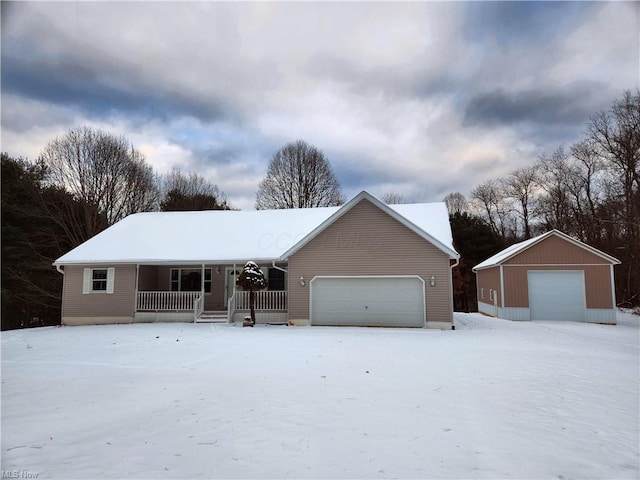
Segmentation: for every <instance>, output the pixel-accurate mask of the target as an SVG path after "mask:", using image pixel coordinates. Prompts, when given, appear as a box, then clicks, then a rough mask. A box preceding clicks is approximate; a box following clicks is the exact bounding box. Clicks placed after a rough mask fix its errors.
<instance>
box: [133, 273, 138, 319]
mask: <svg viewBox="0 0 640 480" xmlns="http://www.w3.org/2000/svg"><path fill="white" fill-rule="evenodd" d="M139 291H140V264H139V263H136V295H135V297H134V300H133V323H136V312H137V311H138V292H139Z"/></svg>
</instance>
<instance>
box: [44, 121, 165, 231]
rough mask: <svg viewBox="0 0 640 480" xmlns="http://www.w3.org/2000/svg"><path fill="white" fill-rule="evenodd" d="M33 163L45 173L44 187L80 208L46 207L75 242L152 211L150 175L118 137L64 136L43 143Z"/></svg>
mask: <svg viewBox="0 0 640 480" xmlns="http://www.w3.org/2000/svg"><path fill="white" fill-rule="evenodd" d="M39 161H40V162H41V163H42V165H44V166H45V167H46V169H47V173H48V177H47V179H48V182H49V185H51V186H52V187H56V188H59V189H60V190H63V191H66V192H68V193H69V194H71V196H72V198H73V200H75V201H76V202H78V205H80V206H81V209H80V211H78V205H73V206H71V205H59V206H55V205H51V206H50V207H51V209H52V212H51V213H52V215H54V216H55V219H56V221H58V222H59V223H61V224H62V226H63V227H64V228H65V230H67V231H69V232H74V233H73V234H74V238H76V242H77V241H84V240H86V239H88V238H90V237H92V236H93V235H95V234H96V233H98V232H99V231H100V230H102V229H103V228H104V227H105V226H108V225H112V224H113V223H115V222H117V221H118V220H120V219H122V218H124V217H126V216H127V215H129V214H131V213H134V212H140V211H148V210H151V209H153V208H154V207H155V206H156V205H157V200H158V189H157V186H156V179H155V176H154V173H153V169H152V168H151V166H149V165H148V164H147V163H146V162H145V160H144V156H143V155H142V153H141V152H139V151H138V150H136V149H135V148H134V147H133V146H132V145H131V144H130V143H129V142H128V141H127V140H126V139H125V138H124V137H121V136H115V135H112V134H109V133H107V132H104V131H101V130H93V129H91V128H88V127H82V128H79V129H77V130H70V131H69V132H67V133H66V134H65V135H63V136H61V137H58V138H56V139H54V140H53V141H51V142H49V144H48V145H47V146H46V147H45V148H44V150H43V152H42V154H41V155H40V158H39ZM69 209H72V210H73V212H71V211H70V210H69ZM72 213H73V215H71V214H72ZM70 222H71V223H72V224H70Z"/></svg>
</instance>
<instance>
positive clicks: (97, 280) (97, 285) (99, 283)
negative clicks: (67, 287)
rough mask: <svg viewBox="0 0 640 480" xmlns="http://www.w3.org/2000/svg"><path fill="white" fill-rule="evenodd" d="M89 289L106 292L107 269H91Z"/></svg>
mask: <svg viewBox="0 0 640 480" xmlns="http://www.w3.org/2000/svg"><path fill="white" fill-rule="evenodd" d="M91 291H93V292H106V291H107V269H106V268H94V269H93V270H92V271H91Z"/></svg>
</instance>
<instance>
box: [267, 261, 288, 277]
mask: <svg viewBox="0 0 640 480" xmlns="http://www.w3.org/2000/svg"><path fill="white" fill-rule="evenodd" d="M271 266H272V267H273V268H275V269H276V270H280V271H281V272H284V273H286V274H289V271H288V270H285V269H284V268H282V267H279V266H277V265H276V259H275V258H274V259H273V260H272V261H271Z"/></svg>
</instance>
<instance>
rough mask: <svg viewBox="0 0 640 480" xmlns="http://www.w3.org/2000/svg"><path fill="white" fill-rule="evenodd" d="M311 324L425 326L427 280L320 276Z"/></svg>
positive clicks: (314, 291) (314, 283) (313, 293)
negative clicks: (425, 289)
mask: <svg viewBox="0 0 640 480" xmlns="http://www.w3.org/2000/svg"><path fill="white" fill-rule="evenodd" d="M311 324H312V325H351V326H385V327H423V326H424V324H425V305H424V282H423V280H422V279H421V278H419V277H316V278H314V279H313V280H312V281H311Z"/></svg>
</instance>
